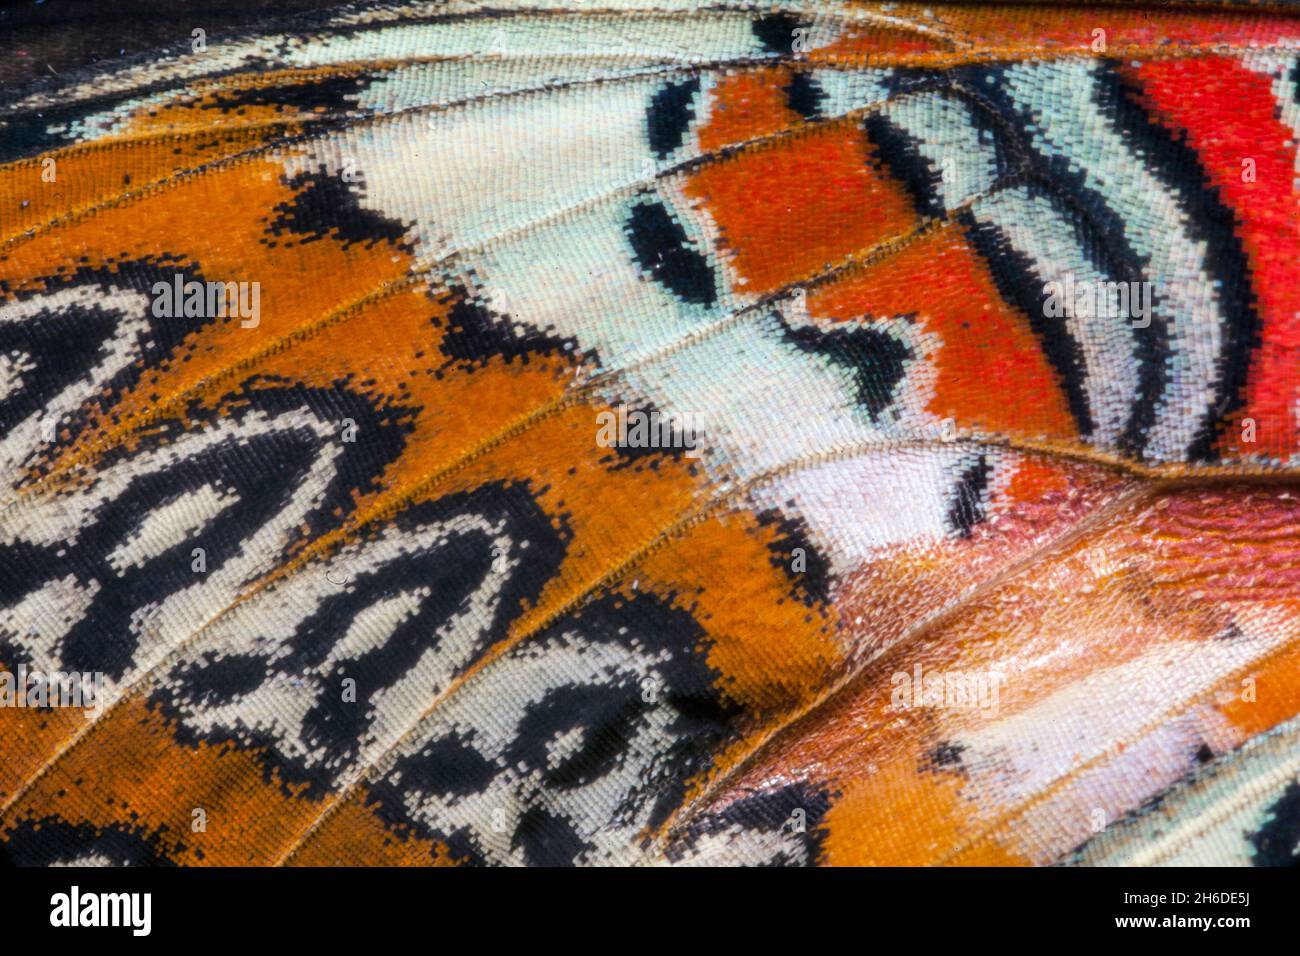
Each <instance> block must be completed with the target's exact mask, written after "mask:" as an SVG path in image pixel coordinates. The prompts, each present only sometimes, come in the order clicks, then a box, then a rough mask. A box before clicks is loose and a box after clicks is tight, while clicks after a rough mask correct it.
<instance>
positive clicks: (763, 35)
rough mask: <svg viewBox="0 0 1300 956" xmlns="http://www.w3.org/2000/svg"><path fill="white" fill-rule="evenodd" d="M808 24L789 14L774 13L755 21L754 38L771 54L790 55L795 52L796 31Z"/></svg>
mask: <svg viewBox="0 0 1300 956" xmlns="http://www.w3.org/2000/svg"><path fill="white" fill-rule="evenodd" d="M807 26H808V24H806V23H804V22H803V21H801V20H800V19H799V18H798V17H796V16H794V15H793V14H789V13H773V14H770V15H769V16H766V17H759V18H758V19H757V20H755V21H754V24H753V30H754V36H755V37H757V38H758V41H759V42H760V43H762V44H763V46H764V47H765V48H766V49H767V50H768V51H769V52H771V53H780V54H789V53H790V52H792V51H793V50H794V31H795V30H798V29H806V28H807Z"/></svg>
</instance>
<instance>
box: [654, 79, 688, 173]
mask: <svg viewBox="0 0 1300 956" xmlns="http://www.w3.org/2000/svg"><path fill="white" fill-rule="evenodd" d="M699 94H700V81H699V79H698V78H694V79H690V80H683V81H682V82H680V83H665V84H664V85H663V86H662V87H661V88H660V89H659V91H658V92H656V93H655V95H654V96H653V97H651V99H650V107H649V109H647V111H646V130H647V136H648V137H649V140H650V148H651V149H652V150H654V153H655V155H656V156H658V157H659V158H660V159H666V158H667V157H668V156H669V154H671V153H673V152H675V151H676V150H678V149H680V148H681V145H682V143H683V142H684V141H685V139H686V131H687V130H688V129H690V126H691V121H692V120H694V119H695V98H696V97H697V96H699Z"/></svg>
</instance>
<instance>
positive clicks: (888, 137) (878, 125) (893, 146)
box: [862, 112, 947, 218]
mask: <svg viewBox="0 0 1300 956" xmlns="http://www.w3.org/2000/svg"><path fill="white" fill-rule="evenodd" d="M862 129H863V132H864V133H865V134H866V137H867V140H868V142H870V144H871V145H872V147H873V149H872V151H871V152H872V156H873V157H874V158H875V159H876V161H877V162H878V163H879V164H880V165H881V166H882V167H883V171H884V172H885V173H886V174H887V175H889V176H892V177H893V178H894V179H896V180H898V182H899V183H901V184H902V186H903V188H904V189H905V190H906V191H907V193H908V195H909V196H910V197H911V199H912V204H913V206H914V207H915V208H916V211H917V212H918V213H919V214H920V215H922V216H925V217H930V218H939V217H941V216H943V215H945V214H946V213H947V209H946V208H945V206H944V201H943V190H942V188H941V184H942V179H941V176H940V173H939V172H938V171H937V170H935V169H934V167H933V166H932V165H931V164H930V161H929V160H927V159H926V158H925V157H924V156H923V155H922V154H921V150H920V147H919V145H918V144H917V141H916V140H915V139H913V138H912V137H911V136H909V135H908V134H907V132H906V131H904V130H903V129H902V128H901V127H899V126H897V125H895V124H894V123H893V122H891V121H890V120H889V117H887V116H886V115H885V114H884V113H883V112H875V113H872V114H871V115H869V116H868V117H867V118H866V119H864V120H863V121H862Z"/></svg>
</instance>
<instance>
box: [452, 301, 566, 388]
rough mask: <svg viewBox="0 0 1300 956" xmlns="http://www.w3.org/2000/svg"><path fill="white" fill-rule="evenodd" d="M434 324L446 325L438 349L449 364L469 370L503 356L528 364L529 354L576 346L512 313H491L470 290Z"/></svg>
mask: <svg viewBox="0 0 1300 956" xmlns="http://www.w3.org/2000/svg"><path fill="white" fill-rule="evenodd" d="M434 324H435V325H443V326H445V331H444V332H443V336H442V341H441V342H440V343H439V346H438V348H439V350H440V351H441V352H442V354H443V355H445V356H447V358H448V359H449V360H450V361H449V363H448V364H455V365H459V366H460V367H462V368H467V369H474V368H481V367H483V366H484V365H486V364H487V363H488V362H489V361H491V360H492V359H493V358H501V359H504V360H505V362H506V364H507V365H508V364H510V363H512V362H514V361H515V360H516V359H517V360H518V361H519V362H520V363H521V364H523V365H527V364H528V360H529V358H530V357H533V356H539V355H551V356H553V355H561V354H564V353H566V352H573V351H574V350H575V349H576V347H577V343H576V342H575V341H574V340H572V339H561V338H557V337H555V336H551V335H547V334H546V333H544V332H540V331H538V330H536V329H534V328H532V327H531V326H527V325H523V324H522V323H516V322H515V321H514V320H513V319H512V317H511V316H503V315H498V314H495V313H493V312H490V311H489V310H488V309H487V307H486V306H483V305H481V304H480V303H479V302H478V301H477V300H475V299H473V298H470V297H469V294H468V293H466V294H463V295H461V296H460V297H459V298H457V300H456V302H455V304H453V305H452V306H451V308H450V309H449V310H448V311H447V317H446V319H445V321H444V320H442V319H434Z"/></svg>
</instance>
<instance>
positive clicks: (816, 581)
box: [758, 510, 833, 607]
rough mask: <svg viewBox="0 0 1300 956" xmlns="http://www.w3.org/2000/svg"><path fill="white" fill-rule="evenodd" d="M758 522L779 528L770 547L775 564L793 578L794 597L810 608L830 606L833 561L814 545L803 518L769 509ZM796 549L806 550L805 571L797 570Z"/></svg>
mask: <svg viewBox="0 0 1300 956" xmlns="http://www.w3.org/2000/svg"><path fill="white" fill-rule="evenodd" d="M758 522H759V524H761V525H764V526H770V527H773V528H775V529H776V532H777V533H776V537H774V538H772V540H770V541H769V542H768V543H767V550H768V551H769V552H770V555H771V558H770V560H771V562H772V566H773V567H774V568H777V569H779V570H780V571H781V572H782V573H784V574H785V575H786V577H788V578H789V579H790V582H791V584H792V585H793V589H792V590H793V593H794V595H795V597H796V598H797V599H798V600H799V601H800V602H801V603H802V604H804V605H806V606H807V607H817V606H825V605H828V604H829V603H830V599H831V584H832V578H833V575H832V573H831V565H830V561H828V560H827V558H826V556H825V555H823V554H822V553H821V552H820V551H819V550H818V549H817V548H816V547H815V546H814V545H813V543H812V539H811V538H810V537H809V534H808V526H807V525H806V524H805V523H804V521H803V519H801V518H797V517H791V516H790V515H787V514H786V513H784V512H781V511H774V510H767V511H762V512H759V515H758ZM796 550H800V551H802V552H803V559H804V570H803V571H796V570H795V569H794V557H795V555H794V552H795V551H796Z"/></svg>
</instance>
